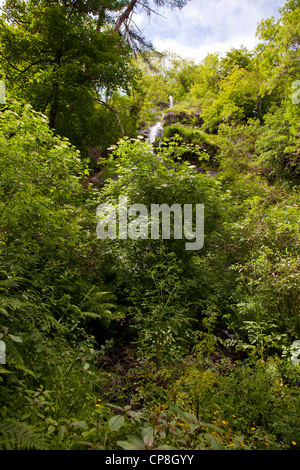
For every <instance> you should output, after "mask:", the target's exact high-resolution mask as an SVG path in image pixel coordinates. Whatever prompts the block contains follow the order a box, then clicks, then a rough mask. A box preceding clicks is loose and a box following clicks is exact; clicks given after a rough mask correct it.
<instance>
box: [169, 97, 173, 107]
mask: <svg viewBox="0 0 300 470" xmlns="http://www.w3.org/2000/svg"><path fill="white" fill-rule="evenodd" d="M169 102H170V108H173V106H174V100H173V96H172V95H170V96H169Z"/></svg>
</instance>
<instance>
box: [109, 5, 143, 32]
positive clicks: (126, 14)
mask: <svg viewBox="0 0 300 470" xmlns="http://www.w3.org/2000/svg"><path fill="white" fill-rule="evenodd" d="M137 3H138V0H131V2H130V4H129V5H128V7H127V8H126V9H125V10H124V12H123V13H122V15H121V16H119V18H118V19H117V22H116V24H115V26H114V31H119V30H120V29H121V28H122V26H123V24H124V23H125V21H126V20H128V18H129V16H130V15H131V13H132V12H133V9H134V7H135V5H136V4H137Z"/></svg>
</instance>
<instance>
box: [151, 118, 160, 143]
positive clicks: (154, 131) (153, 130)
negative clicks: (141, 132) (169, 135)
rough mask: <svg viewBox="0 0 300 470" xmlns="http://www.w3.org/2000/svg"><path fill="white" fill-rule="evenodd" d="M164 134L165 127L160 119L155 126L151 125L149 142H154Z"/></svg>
mask: <svg viewBox="0 0 300 470" xmlns="http://www.w3.org/2000/svg"><path fill="white" fill-rule="evenodd" d="M162 136H163V127H162V125H161V122H160V121H158V122H157V123H156V124H155V125H154V126H152V127H150V132H149V142H150V144H154V142H155V141H156V139H157V138H158V137H160V138H161V137H162Z"/></svg>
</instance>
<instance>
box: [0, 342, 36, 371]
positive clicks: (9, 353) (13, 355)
mask: <svg viewBox="0 0 300 470" xmlns="http://www.w3.org/2000/svg"><path fill="white" fill-rule="evenodd" d="M5 344H6V360H7V364H12V365H13V366H14V367H15V368H16V369H19V370H21V371H22V372H24V373H25V374H29V375H34V374H33V372H32V371H31V370H29V369H27V367H26V366H25V364H24V362H23V359H22V356H21V354H20V353H19V351H18V350H17V349H16V347H15V346H14V344H13V342H12V341H6V342H5Z"/></svg>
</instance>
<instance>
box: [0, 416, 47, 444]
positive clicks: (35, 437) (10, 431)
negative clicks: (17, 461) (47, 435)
mask: <svg viewBox="0 0 300 470" xmlns="http://www.w3.org/2000/svg"><path fill="white" fill-rule="evenodd" d="M48 448H49V446H48V444H47V443H46V441H45V439H44V437H43V436H42V432H41V431H40V430H39V429H36V428H34V427H33V426H30V425H29V424H26V423H19V422H17V421H14V420H12V419H4V420H2V421H1V422H0V449H4V450H26V449H37V450H47V449H48Z"/></svg>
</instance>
